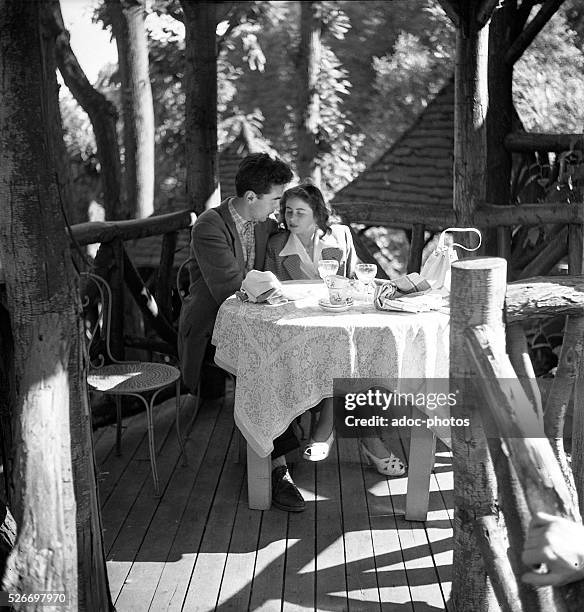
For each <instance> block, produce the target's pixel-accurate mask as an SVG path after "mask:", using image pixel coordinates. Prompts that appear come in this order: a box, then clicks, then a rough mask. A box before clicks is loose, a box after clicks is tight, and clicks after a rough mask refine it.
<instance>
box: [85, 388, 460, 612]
mask: <svg viewBox="0 0 584 612" xmlns="http://www.w3.org/2000/svg"><path fill="white" fill-rule="evenodd" d="M183 399H185V398H183ZM189 410H192V404H191V403H190V402H188V401H185V404H184V407H183V422H185V423H186V422H187V421H188V420H189V418H190V416H191V415H192V412H191V413H189ZM232 414H233V411H232V404H231V403H230V399H229V397H228V398H227V399H226V400H224V401H218V402H215V403H212V402H208V403H206V404H203V405H202V406H201V408H200V410H199V413H198V414H197V416H196V418H195V420H194V424H193V427H192V429H191V431H190V435H189V439H188V442H187V452H188V456H189V460H188V465H187V466H184V465H182V462H181V460H180V457H179V446H178V442H177V437H176V430H175V428H174V409H173V402H172V401H170V402H167V403H166V404H164V405H162V406H160V407H159V408H158V409H157V411H156V417H155V429H156V439H157V448H158V455H157V456H158V471H159V475H160V480H161V490H163V495H162V497H161V498H158V499H157V498H155V497H154V495H153V486H152V478H151V473H150V463H149V460H148V444H147V437H146V420H145V415H144V414H140V415H137V416H134V417H131V418H129V419H127V420H125V421H124V425H125V430H124V436H123V452H122V456H121V457H116V455H115V453H114V451H113V447H114V439H115V436H114V433H115V428H114V427H113V426H111V427H106V428H103V429H101V430H98V431H97V432H95V440H96V445H95V446H96V457H97V462H98V468H99V470H100V474H99V481H100V492H101V504H102V516H103V527H104V540H105V548H106V555H107V566H108V574H109V580H110V588H111V592H112V597H113V600H114V602H115V605H116V608H117V610H118V612H128V611H130V610H136V611H139V612H144V611H146V610H152V611H153V612H160V611H162V610H185V611H189V612H190V611H196V612H199V611H201V612H203V611H207V610H217V611H221V612H222V611H226V610H233V611H235V612H243V611H245V610H264V611H267V612H276V611H280V610H283V611H286V612H288V611H296V610H319V611H320V610H351V611H353V610H365V611H369V610H384V611H385V610H387V611H389V612H393V611H396V612H402V611H403V612H406V611H408V612H410V611H411V612H414V611H415V612H430V611H432V612H433V611H441V610H446V609H447V607H446V602H447V601H448V597H449V592H450V580H451V578H450V574H451V565H452V524H451V520H452V466H451V457H450V454H449V453H448V452H439V453H438V456H437V463H436V467H435V470H434V474H433V477H432V484H431V494H430V512H429V514H428V521H427V522H426V523H410V522H407V521H405V520H404V518H403V513H404V508H405V492H406V482H407V481H406V478H400V479H393V480H386V479H385V478H383V477H381V476H380V475H378V474H377V473H376V472H375V471H374V470H372V469H371V468H367V467H365V466H362V465H361V463H360V461H359V457H358V449H357V445H356V442H355V441H354V440H346V439H341V440H338V442H337V443H336V444H335V448H334V453H333V454H332V456H331V457H329V458H328V459H327V460H326V461H324V462H320V463H318V464H311V463H308V462H305V461H297V462H296V463H294V465H293V466H292V468H291V471H292V473H293V477H294V480H295V482H296V483H297V485H298V486H299V488H300V489H301V491H302V493H303V495H304V497H305V499H306V501H307V509H306V511H305V512H303V513H300V514H287V513H284V512H281V511H279V510H276V509H273V510H270V511H266V512H260V511H257V510H250V509H249V508H248V507H247V488H246V483H245V469H244V466H242V465H240V464H237V463H235V457H236V454H237V439H238V435H237V434H236V432H234V425H233V416H232Z"/></svg>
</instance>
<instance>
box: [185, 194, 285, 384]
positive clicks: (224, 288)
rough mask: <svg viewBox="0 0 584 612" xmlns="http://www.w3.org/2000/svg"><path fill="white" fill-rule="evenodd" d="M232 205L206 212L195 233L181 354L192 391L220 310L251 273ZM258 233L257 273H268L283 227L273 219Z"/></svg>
mask: <svg viewBox="0 0 584 612" xmlns="http://www.w3.org/2000/svg"><path fill="white" fill-rule="evenodd" d="M228 201H229V200H224V201H223V202H222V203H221V204H220V205H219V206H218V207H217V208H212V209H209V210H206V211H205V212H204V213H203V214H202V215H201V216H200V217H199V218H198V219H197V221H196V222H195V224H194V226H193V229H192V232H191V257H192V258H193V259H192V262H191V263H190V268H189V273H190V280H191V284H190V287H189V296H188V297H187V298H186V300H185V302H184V304H183V305H182V309H181V313H180V319H179V327H178V354H179V359H180V363H181V370H182V376H183V380H184V382H185V384H186V385H187V387H188V388H189V389H190V390H191V391H192V392H194V391H195V390H196V388H197V385H198V383H199V377H200V373H201V366H202V363H203V357H204V355H205V350H206V348H207V344H208V343H209V341H210V339H211V335H212V333H213V326H214V325H215V318H216V316H217V311H218V310H219V306H221V304H222V303H223V301H224V300H225V299H226V298H228V297H229V296H230V295H233V294H234V293H235V292H236V291H237V290H238V289H239V288H240V287H241V282H242V281H243V279H244V278H245V273H246V272H245V263H244V258H243V250H242V247H241V241H240V240H239V236H238V234H237V230H236V228H235V222H234V221H233V218H232V217H231V213H230V212H229V207H228ZM254 231H255V262H254V268H255V269H257V270H263V269H264V259H265V254H266V244H267V241H268V238H269V237H270V236H271V235H272V234H273V233H275V232H276V231H277V225H276V222H275V221H274V220H272V219H268V220H267V221H264V222H261V223H256V224H255V228H254Z"/></svg>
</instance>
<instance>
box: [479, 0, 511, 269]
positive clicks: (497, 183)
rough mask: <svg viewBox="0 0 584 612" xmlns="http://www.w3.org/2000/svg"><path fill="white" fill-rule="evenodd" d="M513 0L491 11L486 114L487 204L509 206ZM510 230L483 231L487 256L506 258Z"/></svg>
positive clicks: (509, 242)
mask: <svg viewBox="0 0 584 612" xmlns="http://www.w3.org/2000/svg"><path fill="white" fill-rule="evenodd" d="M516 4H517V2H516V0H508V1H506V2H505V3H503V5H502V6H501V7H500V8H497V9H496V10H495V11H494V12H493V14H492V15H493V16H492V18H491V22H490V25H489V50H488V57H489V62H488V76H487V80H488V109H487V115H486V126H487V127H486V131H487V133H486V150H487V166H486V168H487V179H486V199H487V202H497V203H499V204H510V203H511V198H510V191H511V166H512V164H511V153H510V152H509V151H508V150H507V149H506V148H505V137H506V136H507V134H509V132H511V130H512V128H513V116H514V112H515V111H514V108H513V95H512V94H513V65H512V64H508V63H507V62H506V61H505V54H506V53H507V50H508V49H509V47H510V46H511V43H512V42H513V39H512V35H513V30H512V24H513V19H514V18H515V11H516ZM511 229H512V228H510V227H499V228H497V230H489V231H488V232H485V236H484V240H483V243H484V244H485V252H486V253H487V254H488V255H499V256H501V257H505V258H507V257H509V255H510V254H511Z"/></svg>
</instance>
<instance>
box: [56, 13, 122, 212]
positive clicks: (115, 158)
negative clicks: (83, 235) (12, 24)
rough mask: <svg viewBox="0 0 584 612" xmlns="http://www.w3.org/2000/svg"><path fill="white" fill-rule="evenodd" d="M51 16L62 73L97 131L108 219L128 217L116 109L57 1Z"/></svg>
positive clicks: (97, 144) (94, 131)
mask: <svg viewBox="0 0 584 612" xmlns="http://www.w3.org/2000/svg"><path fill="white" fill-rule="evenodd" d="M51 15H52V20H53V24H52V26H53V27H54V28H55V29H56V36H57V40H56V50H57V64H58V67H59V72H60V73H61V76H62V77H63V80H64V81H65V84H66V85H67V87H68V88H69V90H70V91H71V93H72V94H73V96H74V97H75V99H76V100H77V102H78V103H79V105H80V106H81V107H82V108H83V110H84V111H85V112H86V113H87V115H88V116H89V120H90V121H91V125H92V127H93V133H94V134H95V143H96V146H97V158H98V159H99V163H100V166H101V178H102V182H103V200H104V208H105V214H106V219H108V220H113V219H125V218H127V217H129V216H130V214H129V212H128V210H127V208H126V203H125V202H123V201H122V197H121V184H122V179H121V176H122V167H121V161H120V148H119V145H118V134H117V127H116V124H117V120H118V113H117V110H116V108H115V106H114V105H113V104H112V103H111V102H110V101H109V100H108V99H107V98H106V97H105V96H104V95H103V94H101V93H100V92H99V91H97V90H96V89H94V88H93V87H92V86H91V83H90V82H89V81H88V79H87V77H86V76H85V73H84V72H83V70H82V68H81V66H80V65H79V62H78V61H77V58H76V57H75V54H74V53H73V50H72V49H71V45H70V44H69V33H68V32H67V30H66V29H65V25H64V23H63V16H62V15H61V7H60V5H59V3H58V2H52V3H51ZM86 220H87V217H86V218H85V219H83V221H86ZM70 223H71V224H73V223H76V221H70Z"/></svg>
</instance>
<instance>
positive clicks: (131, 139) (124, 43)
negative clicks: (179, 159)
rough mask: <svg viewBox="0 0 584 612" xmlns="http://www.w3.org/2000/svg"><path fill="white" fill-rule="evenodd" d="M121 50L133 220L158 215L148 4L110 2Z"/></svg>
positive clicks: (142, 0) (127, 174) (128, 188)
mask: <svg viewBox="0 0 584 612" xmlns="http://www.w3.org/2000/svg"><path fill="white" fill-rule="evenodd" d="M106 4H107V6H108V10H109V14H110V18H111V22H112V28H113V32H114V36H115V38H116V44H117V47H118V65H119V68H120V77H121V81H122V115H123V120H124V185H125V189H126V198H127V200H128V205H129V209H130V214H131V216H132V217H135V218H137V219H143V218H144V217H149V216H150V215H151V214H153V212H154V106H153V103H152V88H151V86H150V75H149V72H148V43H147V41H146V29H145V26H144V12H145V0H106Z"/></svg>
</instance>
